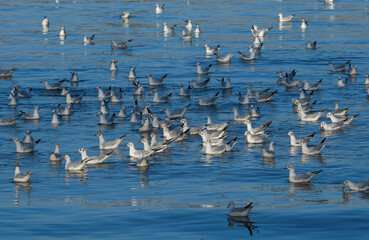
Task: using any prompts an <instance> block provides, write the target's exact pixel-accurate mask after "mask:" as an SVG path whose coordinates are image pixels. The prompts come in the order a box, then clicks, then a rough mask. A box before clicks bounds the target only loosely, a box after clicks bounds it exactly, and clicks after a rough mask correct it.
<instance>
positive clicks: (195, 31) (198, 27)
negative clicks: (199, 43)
mask: <svg viewBox="0 0 369 240" xmlns="http://www.w3.org/2000/svg"><path fill="white" fill-rule="evenodd" d="M193 32H194V33H195V35H199V34H200V32H201V31H200V26H199V24H196V28H195V30H194V31H193Z"/></svg>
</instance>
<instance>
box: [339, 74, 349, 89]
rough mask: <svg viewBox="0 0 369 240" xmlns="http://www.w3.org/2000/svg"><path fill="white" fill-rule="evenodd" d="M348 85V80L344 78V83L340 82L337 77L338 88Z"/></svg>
mask: <svg viewBox="0 0 369 240" xmlns="http://www.w3.org/2000/svg"><path fill="white" fill-rule="evenodd" d="M347 84H348V79H347V78H346V80H345V82H344V81H343V80H342V78H341V76H339V77H338V83H337V85H338V87H346V86H347Z"/></svg>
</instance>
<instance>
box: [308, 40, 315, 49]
mask: <svg viewBox="0 0 369 240" xmlns="http://www.w3.org/2000/svg"><path fill="white" fill-rule="evenodd" d="M306 48H307V49H316V41H314V42H311V41H307V43H306Z"/></svg>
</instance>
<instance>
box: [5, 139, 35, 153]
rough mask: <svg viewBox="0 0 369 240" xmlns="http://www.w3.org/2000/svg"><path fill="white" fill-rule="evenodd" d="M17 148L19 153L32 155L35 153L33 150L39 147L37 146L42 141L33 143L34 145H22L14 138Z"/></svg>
mask: <svg viewBox="0 0 369 240" xmlns="http://www.w3.org/2000/svg"><path fill="white" fill-rule="evenodd" d="M10 140H13V141H14V143H15V146H16V149H17V150H16V152H17V153H30V152H33V149H34V148H35V147H36V146H37V144H38V143H39V142H40V141H41V139H39V140H37V141H35V142H32V143H21V142H20V141H19V139H18V138H12V139H10Z"/></svg>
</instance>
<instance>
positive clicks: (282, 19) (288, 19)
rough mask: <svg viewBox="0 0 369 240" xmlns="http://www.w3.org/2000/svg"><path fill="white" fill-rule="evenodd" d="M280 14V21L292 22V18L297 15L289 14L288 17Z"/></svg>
mask: <svg viewBox="0 0 369 240" xmlns="http://www.w3.org/2000/svg"><path fill="white" fill-rule="evenodd" d="M278 16H279V22H290V21H291V20H292V18H293V17H294V16H295V14H292V15H289V16H287V17H283V14H282V13H279V14H278Z"/></svg>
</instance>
